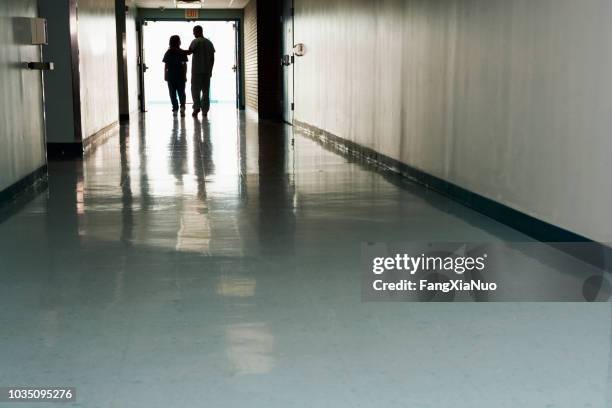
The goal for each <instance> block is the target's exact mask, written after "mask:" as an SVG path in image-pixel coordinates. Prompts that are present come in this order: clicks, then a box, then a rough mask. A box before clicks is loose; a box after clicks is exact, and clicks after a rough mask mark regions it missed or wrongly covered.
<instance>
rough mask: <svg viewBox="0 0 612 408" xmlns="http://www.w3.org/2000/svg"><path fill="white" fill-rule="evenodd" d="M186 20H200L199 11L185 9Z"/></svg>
mask: <svg viewBox="0 0 612 408" xmlns="http://www.w3.org/2000/svg"><path fill="white" fill-rule="evenodd" d="M185 18H189V19H198V18H200V10H199V9H185Z"/></svg>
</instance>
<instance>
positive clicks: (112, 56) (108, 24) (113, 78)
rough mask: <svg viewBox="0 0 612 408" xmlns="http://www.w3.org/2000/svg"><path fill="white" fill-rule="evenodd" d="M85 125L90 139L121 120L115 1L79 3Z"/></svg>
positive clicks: (104, 0) (80, 67)
mask: <svg viewBox="0 0 612 408" xmlns="http://www.w3.org/2000/svg"><path fill="white" fill-rule="evenodd" d="M78 34H79V38H78V41H79V71H80V77H81V81H80V87H81V90H80V94H81V122H82V132H83V139H86V138H88V137H90V136H92V135H94V134H95V133H96V132H98V131H100V130H102V129H103V128H105V127H107V126H109V125H111V124H113V123H115V122H116V121H117V120H118V119H119V96H118V85H117V49H116V25H115V1H114V0H79V1H78Z"/></svg>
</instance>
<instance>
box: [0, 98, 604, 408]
mask: <svg viewBox="0 0 612 408" xmlns="http://www.w3.org/2000/svg"><path fill="white" fill-rule="evenodd" d="M5 218H6V219H5V220H4V221H3V222H2V223H0V259H1V260H2V265H3V266H2V268H1V269H0V299H1V307H0V325H1V327H2V328H3V330H2V332H1V333H0V346H1V347H0V366H1V367H2V368H0V384H31V385H40V386H44V385H48V384H51V383H52V384H54V385H57V386H63V385H65V386H74V387H76V389H77V402H75V403H73V404H71V405H69V406H74V407H88V408H91V407H103V408H110V407H121V408H131V407H145V406H146V407H149V408H157V407H159V408H162V407H164V408H166V407H203V406H206V407H215V408H225V407H227V408H235V407H240V406H245V405H249V406H255V407H268V408H277V407H278V408H281V407H282V408H287V407H304V408H306V407H333V408H343V407H372V408H374V407H451V406H452V407H470V408H473V407H513V408H514V407H525V408H527V407H534V408H535V407H538V408H541V407H568V408H570V407H571V408H575V407H589V406H591V407H603V406H609V405H607V404H609V401H611V400H612V397H611V396H610V395H608V394H609V390H608V387H607V384H608V382H609V378H608V377H609V375H610V374H609V367H610V366H611V362H612V359H611V358H610V355H609V349H610V344H611V340H610V336H611V335H610V324H611V310H610V306H609V305H608V304H607V303H602V304H587V303H490V304H487V305H486V307H483V306H482V305H480V304H469V303H466V304H459V303H453V304H421V303H368V302H362V301H361V280H360V267H361V266H360V257H361V245H362V244H363V243H366V242H401V241H410V240H415V239H417V240H419V241H433V242H436V241H448V242H452V241H468V242H469V241H472V242H500V243H501V242H506V241H530V239H528V238H527V237H526V236H524V235H522V234H520V233H519V232H516V231H515V230H512V229H511V228H509V227H507V226H504V225H502V224H500V223H497V222H496V221H493V220H492V219H489V218H487V217H485V216H483V215H481V214H478V213H476V212H473V211H471V210H469V209H467V208H465V207H463V206H461V205H460V204H457V203H456V202H453V201H450V200H448V199H447V198H445V197H443V196H441V195H438V194H437V193H434V192H432V191H430V190H426V189H424V188H423V187H421V186H418V185H416V184H413V183H411V182H409V181H407V180H405V179H401V178H399V177H394V176H392V175H389V174H384V173H381V172H379V171H377V170H376V169H374V168H372V167H369V166H368V165H365V164H363V163H358V162H355V161H352V160H348V159H347V158H345V157H343V156H341V155H339V154H337V153H335V152H333V151H331V150H328V149H327V148H326V147H325V146H322V145H320V144H318V143H317V142H315V141H314V140H312V139H310V138H309V137H307V135H304V134H302V133H300V132H299V131H297V130H294V128H292V127H290V126H287V125H281V124H279V123H272V122H266V121H263V120H261V121H259V120H257V119H254V118H252V117H251V116H249V114H245V113H244V111H236V110H235V109H234V108H233V107H232V106H230V105H216V106H214V108H213V110H212V111H211V113H210V115H209V120H208V121H206V120H204V121H202V120H201V119H197V120H194V119H192V118H191V117H188V118H173V117H172V116H171V115H170V114H169V113H168V109H167V107H166V106H156V107H153V108H151V110H150V111H149V112H148V113H147V114H146V115H145V116H144V117H142V118H141V119H140V120H132V121H131V122H130V125H129V126H124V127H121V130H120V131H119V133H118V134H115V135H112V136H111V137H110V138H109V139H108V140H106V141H105V142H103V143H101V144H100V145H98V146H94V147H93V148H92V150H91V151H90V152H89V154H88V155H87V156H86V157H85V158H84V159H83V161H78V160H77V161H69V160H66V161H51V162H50V163H49V190H48V191H46V192H44V193H43V194H41V195H39V196H37V197H36V198H35V199H34V200H33V201H31V202H30V203H28V204H27V205H26V206H25V207H24V208H23V209H21V210H20V211H18V212H16V213H15V214H8V215H6V216H5ZM513 262H514V263H513V265H514V266H516V267H517V268H518V269H520V267H521V266H524V265H529V266H530V267H529V269H526V270H529V271H530V272H531V273H537V272H538V271H539V272H540V273H542V274H543V275H542V276H544V277H545V276H546V273H554V272H555V271H554V270H552V271H549V268H550V267H549V266H547V265H544V264H542V263H540V262H539V261H538V260H537V259H535V260H534V259H531V258H529V256H527V255H520V254H519V255H517V257H516V258H514V259H513ZM9 367H10V369H9ZM1 405H2V403H0V406H1ZM8 405H10V404H7V406H8ZM41 406H45V404H44V403H43V404H41Z"/></svg>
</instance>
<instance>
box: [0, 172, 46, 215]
mask: <svg viewBox="0 0 612 408" xmlns="http://www.w3.org/2000/svg"><path fill="white" fill-rule="evenodd" d="M47 186H48V184H47V165H46V164H45V165H44V166H41V167H39V168H38V169H36V170H34V171H33V172H32V173H30V174H28V175H27V176H25V177H24V178H22V179H21V180H19V181H17V182H16V183H14V184H12V185H10V186H9V187H7V188H5V189H4V190H2V191H0V222H2V221H4V220H6V219H7V218H8V217H10V216H11V215H13V214H15V213H16V212H17V211H18V210H19V209H21V208H22V207H23V205H24V204H25V203H27V202H29V201H31V200H32V199H33V198H34V197H36V196H37V195H38V194H40V193H41V192H42V191H44V190H46V189H47Z"/></svg>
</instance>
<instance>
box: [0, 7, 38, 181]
mask: <svg viewBox="0 0 612 408" xmlns="http://www.w3.org/2000/svg"><path fill="white" fill-rule="evenodd" d="M36 16H37V2H36V1H35V0H4V1H2V2H0V89H1V90H2V92H1V93H0V191H2V190H4V189H5V188H7V187H9V186H11V185H13V184H14V183H16V182H18V181H19V180H21V179H22V178H24V177H25V176H27V175H28V174H30V173H32V172H33V171H35V170H37V169H39V168H40V167H41V166H43V165H44V164H45V161H46V159H45V142H44V116H43V105H42V95H43V92H42V80H41V73H40V71H33V70H27V69H24V67H23V63H24V62H30V61H33V62H34V61H40V46H34V45H28V44H25V42H24V38H21V37H20V36H19V35H18V33H19V32H21V31H22V30H21V28H23V27H17V24H20V23H19V22H18V20H16V18H18V17H36Z"/></svg>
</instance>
